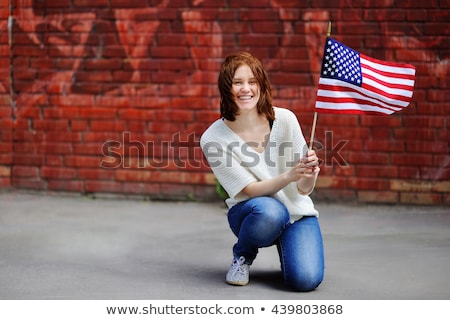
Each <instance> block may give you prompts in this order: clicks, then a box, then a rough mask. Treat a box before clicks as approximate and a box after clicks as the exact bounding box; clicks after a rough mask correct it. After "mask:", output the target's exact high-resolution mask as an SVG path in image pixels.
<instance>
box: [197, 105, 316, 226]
mask: <svg viewBox="0 0 450 320" xmlns="http://www.w3.org/2000/svg"><path fill="white" fill-rule="evenodd" d="M274 111H275V121H274V122H273V126H272V130H271V132H270V137H269V141H268V144H267V146H266V148H265V150H264V151H263V152H262V153H258V152H256V151H255V150H254V149H253V148H252V147H251V146H250V145H249V144H248V143H246V142H244V141H243V140H242V139H241V138H240V137H239V136H238V135H237V134H236V133H234V131H232V130H231V129H230V128H229V127H228V126H227V125H226V124H225V122H224V121H223V119H218V120H216V121H215V122H214V123H212V124H211V126H210V127H209V128H208V129H207V130H206V131H205V132H204V133H203V135H202V137H201V139H200V145H201V148H202V150H203V153H204V154H205V156H206V159H207V160H208V163H209V165H210V167H211V169H212V171H213V173H214V174H215V176H216V178H217V179H218V181H219V182H220V184H221V185H222V186H223V187H224V189H225V190H226V191H227V193H228V195H229V196H230V198H229V199H227V200H226V204H227V206H228V207H229V208H231V207H232V206H234V205H235V204H236V203H238V202H240V201H243V200H247V199H248V197H247V196H245V195H244V194H243V193H242V192H241V191H242V190H243V189H244V188H245V187H246V186H247V185H248V184H250V183H252V182H256V181H262V180H267V179H270V178H273V177H275V176H278V175H279V174H281V173H283V172H285V171H287V170H289V168H290V167H292V166H293V165H294V164H295V163H296V162H297V161H298V160H299V159H300V158H301V157H302V156H303V155H304V154H305V153H306V152H307V150H308V146H307V144H306V141H305V138H304V137H303V134H302V131H301V128H300V125H299V123H298V121H297V118H296V116H295V114H294V113H293V112H292V111H290V110H288V109H284V108H278V107H274ZM273 197H274V198H276V199H278V200H280V201H281V202H283V203H284V204H285V206H286V207H287V209H288V210H289V213H290V216H291V221H295V220H297V219H300V218H301V217H302V216H318V214H319V213H318V211H317V210H316V209H315V208H314V204H313V202H312V200H311V198H310V197H309V196H308V195H301V194H300V193H299V192H298V189H297V185H296V183H295V182H292V183H290V184H288V185H287V186H286V187H284V188H283V189H281V190H280V191H279V192H277V193H276V194H274V195H273Z"/></svg>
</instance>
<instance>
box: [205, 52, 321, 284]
mask: <svg viewBox="0 0 450 320" xmlns="http://www.w3.org/2000/svg"><path fill="white" fill-rule="evenodd" d="M218 86H219V90H220V98H221V99H220V113H221V118H220V119H218V120H216V121H215V122H214V123H212V124H211V126H210V127H209V128H208V129H207V130H206V131H205V132H204V133H203V135H202V137H201V140H200V144H201V147H202V150H203V153H204V155H205V157H206V159H207V160H208V163H209V165H210V167H211V169H212V170H213V172H214V174H215V176H216V177H217V179H218V181H219V182H220V184H221V185H222V186H223V188H224V189H225V190H226V191H227V193H228V195H229V198H228V199H227V200H226V204H227V206H228V208H229V210H228V222H229V224H230V228H231V230H232V231H233V233H234V234H235V235H236V236H237V242H236V244H235V245H234V246H233V261H232V264H231V266H230V268H229V271H228V272H227V274H226V282H227V283H229V284H232V285H246V284H248V282H249V268H250V265H251V264H252V262H253V260H254V259H255V258H256V255H257V253H258V250H259V248H263V247H268V246H272V245H276V246H277V248H278V253H279V256H280V262H281V270H282V273H283V278H284V281H285V283H286V284H287V285H288V286H289V287H291V288H292V289H294V290H296V291H310V290H314V289H315V288H317V286H318V285H319V284H320V283H321V282H322V279H323V274H324V254H323V244H322V235H321V231H320V226H319V223H318V212H317V210H316V209H315V208H314V204H313V202H312V200H311V198H310V197H309V196H308V195H309V194H310V193H311V192H312V190H313V189H314V186H315V182H316V179H317V175H318V173H319V170H320V169H319V162H318V158H317V156H316V153H315V152H314V151H313V150H308V147H307V144H306V142H305V139H304V137H303V134H302V131H301V128H300V125H299V123H298V121H297V118H296V116H295V115H294V114H293V113H292V112H291V111H289V110H287V109H283V108H278V107H274V106H272V93H271V87H270V83H269V80H268V77H267V74H266V71H265V70H264V68H263V66H262V64H261V62H260V61H259V60H258V59H257V58H255V57H254V56H252V55H251V54H249V53H245V52H244V53H239V54H232V55H230V56H228V57H226V59H225V61H224V62H223V63H222V66H221V70H220V73H219V79H218Z"/></svg>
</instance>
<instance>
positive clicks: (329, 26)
mask: <svg viewBox="0 0 450 320" xmlns="http://www.w3.org/2000/svg"><path fill="white" fill-rule="evenodd" d="M329 36H331V21H329V22H328V30H327V37H329ZM316 124H317V111H315V112H314V119H313V124H312V128H311V138H310V140H309V150H312V148H313V144H314V135H315V133H316Z"/></svg>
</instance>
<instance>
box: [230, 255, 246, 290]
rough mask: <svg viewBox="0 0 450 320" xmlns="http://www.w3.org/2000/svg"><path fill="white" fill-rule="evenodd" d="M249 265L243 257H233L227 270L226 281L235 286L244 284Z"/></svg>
mask: <svg viewBox="0 0 450 320" xmlns="http://www.w3.org/2000/svg"><path fill="white" fill-rule="evenodd" d="M249 269H250V266H249V265H248V264H246V263H245V258H244V257H240V258H239V260H236V259H233V262H232V263H231V266H230V269H229V270H228V272H227V276H226V281H227V283H229V284H232V285H235V286H245V285H246V284H248V278H249Z"/></svg>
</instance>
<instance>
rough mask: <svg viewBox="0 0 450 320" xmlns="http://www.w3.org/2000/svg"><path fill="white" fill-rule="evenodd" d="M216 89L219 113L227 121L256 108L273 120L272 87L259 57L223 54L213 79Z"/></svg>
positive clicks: (244, 53)
mask: <svg viewBox="0 0 450 320" xmlns="http://www.w3.org/2000/svg"><path fill="white" fill-rule="evenodd" d="M217 84H218V87H219V91H220V115H221V117H223V118H224V119H226V120H228V121H234V120H236V116H237V115H239V114H243V113H244V112H248V110H253V109H256V110H257V112H258V114H263V115H265V116H266V117H267V119H268V120H270V121H273V120H274V119H275V114H274V111H273V107H272V89H271V87H270V82H269V79H268V77H267V73H266V71H265V70H264V67H263V65H262V63H261V61H260V60H258V59H257V58H256V57H254V56H252V55H251V54H250V53H248V52H240V53H236V54H230V55H229V56H227V57H226V58H225V60H224V62H223V63H222V65H221V67H220V72H219V78H218V81H217Z"/></svg>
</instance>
